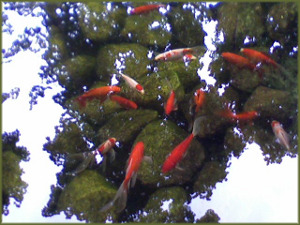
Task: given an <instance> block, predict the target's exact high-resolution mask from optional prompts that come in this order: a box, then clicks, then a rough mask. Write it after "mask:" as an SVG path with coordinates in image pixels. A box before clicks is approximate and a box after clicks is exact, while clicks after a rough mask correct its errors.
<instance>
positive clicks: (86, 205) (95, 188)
mask: <svg viewBox="0 0 300 225" xmlns="http://www.w3.org/2000/svg"><path fill="white" fill-rule="evenodd" d="M115 194H116V189H115V188H114V187H113V186H111V185H110V183H108V182H107V181H106V180H105V178H104V177H102V176H101V175H99V174H98V173H97V172H96V171H91V170H86V171H84V172H82V173H81V174H79V175H77V176H76V177H75V178H74V179H73V180H72V181H71V182H70V183H69V184H68V185H67V186H66V187H65V188H64V190H63V191H62V193H61V195H60V197H59V201H58V203H57V207H58V209H59V210H60V211H65V212H66V213H67V214H68V215H69V216H72V215H76V217H77V219H79V220H86V221H87V222H94V223H96V222H98V223H100V222H101V223H103V222H105V221H106V219H107V213H100V212H99V210H100V209H101V207H103V206H104V205H105V204H106V203H107V202H109V201H111V200H112V199H113V198H114V195H115ZM109 215H110V216H111V219H112V220H113V221H114V220H115V219H116V214H115V212H114V211H113V210H110V213H109Z"/></svg>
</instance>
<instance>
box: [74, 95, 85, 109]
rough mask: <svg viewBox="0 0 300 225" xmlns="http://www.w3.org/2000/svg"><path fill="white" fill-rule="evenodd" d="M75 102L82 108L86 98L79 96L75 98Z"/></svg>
mask: <svg viewBox="0 0 300 225" xmlns="http://www.w3.org/2000/svg"><path fill="white" fill-rule="evenodd" d="M76 101H77V102H78V103H79V105H80V107H81V108H84V107H85V106H86V98H84V97H82V96H79V97H78V98H76Z"/></svg>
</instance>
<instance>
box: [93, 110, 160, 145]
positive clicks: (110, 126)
mask: <svg viewBox="0 0 300 225" xmlns="http://www.w3.org/2000/svg"><path fill="white" fill-rule="evenodd" d="M157 116H158V113H157V112H156V111H154V110H142V109H140V110H129V111H122V112H119V113H116V114H115V115H113V116H112V118H111V119H110V120H109V121H107V123H105V124H104V125H103V126H102V127H101V128H100V129H99V130H98V135H97V137H98V138H99V139H100V140H107V139H108V138H111V137H114V138H116V139H117V140H118V141H120V142H125V143H128V142H129V141H131V140H134V138H135V137H136V135H137V134H138V133H139V132H140V131H141V130H142V129H143V127H144V126H145V125H146V124H148V123H150V122H151V121H152V120H155V119H156V118H157Z"/></svg>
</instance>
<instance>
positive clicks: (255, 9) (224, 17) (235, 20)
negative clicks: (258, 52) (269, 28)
mask: <svg viewBox="0 0 300 225" xmlns="http://www.w3.org/2000/svg"><path fill="white" fill-rule="evenodd" d="M263 20H264V14H263V10H262V7H261V4H260V3H241V2H226V3H223V4H222V5H221V6H220V8H219V9H218V21H219V23H218V25H217V30H218V32H222V33H223V35H224V44H226V45H227V46H242V45H243V44H244V41H245V39H246V38H248V40H250V42H251V40H255V42H261V41H262V37H263V34H264V33H265V29H266V28H265V26H264V23H263Z"/></svg>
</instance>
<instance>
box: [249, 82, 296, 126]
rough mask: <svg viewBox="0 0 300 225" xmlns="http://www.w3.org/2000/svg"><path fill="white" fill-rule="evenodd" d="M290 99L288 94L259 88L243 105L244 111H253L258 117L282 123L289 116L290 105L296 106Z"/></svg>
mask: <svg viewBox="0 0 300 225" xmlns="http://www.w3.org/2000/svg"><path fill="white" fill-rule="evenodd" d="M290 99H291V98H290V94H289V92H286V91H281V90H276V89H271V88H267V87H263V86H259V87H258V88H256V89H255V91H254V92H253V93H252V95H251V96H250V97H249V99H248V100H247V102H246V103H245V105H244V111H252V110H255V111H257V112H258V113H259V114H260V117H266V118H272V119H276V120H278V121H283V120H286V119H287V118H288V117H289V116H290V115H291V109H292V108H293V107H292V104H296V102H294V103H293V102H291V100H290Z"/></svg>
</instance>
